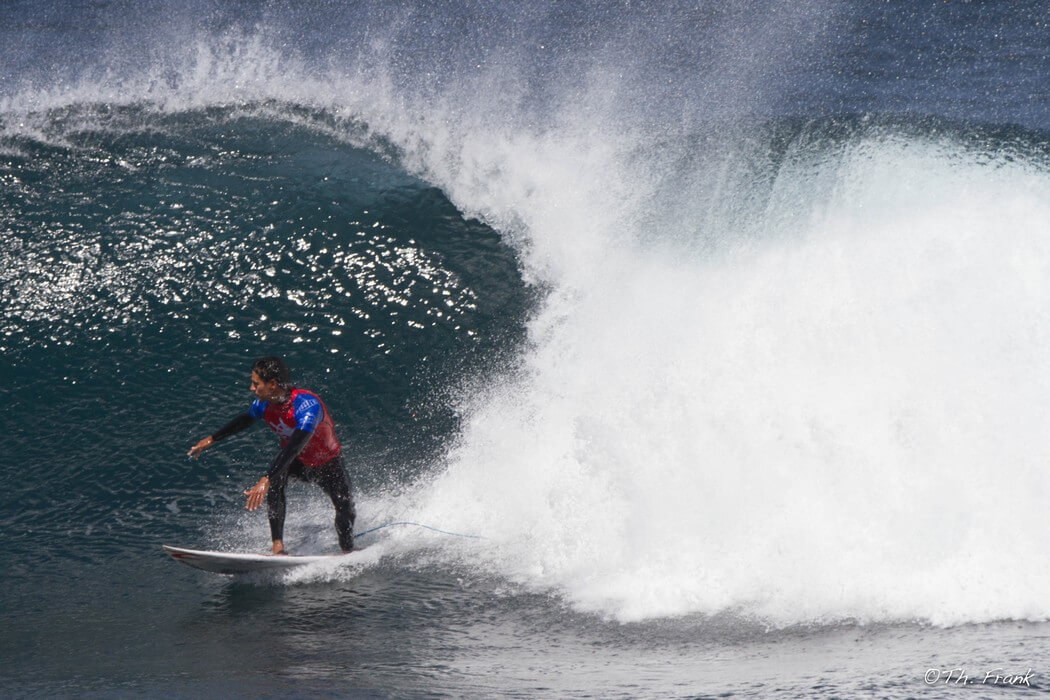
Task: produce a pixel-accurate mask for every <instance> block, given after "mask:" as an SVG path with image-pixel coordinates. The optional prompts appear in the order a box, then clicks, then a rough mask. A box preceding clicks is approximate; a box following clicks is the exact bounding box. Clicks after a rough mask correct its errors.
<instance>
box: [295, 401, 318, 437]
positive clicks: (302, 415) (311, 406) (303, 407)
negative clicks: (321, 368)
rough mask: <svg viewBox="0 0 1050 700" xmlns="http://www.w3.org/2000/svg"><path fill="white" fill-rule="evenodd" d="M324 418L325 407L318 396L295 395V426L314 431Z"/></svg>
mask: <svg viewBox="0 0 1050 700" xmlns="http://www.w3.org/2000/svg"><path fill="white" fill-rule="evenodd" d="M322 420H324V408H323V407H322V406H321V402H320V401H318V400H317V398H316V397H313V396H310V395H308V394H299V395H298V396H296V397H295V427H296V428H298V429H299V430H305V431H306V432H308V433H312V432H313V431H314V430H316V429H317V424H318V423H320V422H321V421H322Z"/></svg>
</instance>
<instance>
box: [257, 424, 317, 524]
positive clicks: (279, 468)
mask: <svg viewBox="0 0 1050 700" xmlns="http://www.w3.org/2000/svg"><path fill="white" fill-rule="evenodd" d="M312 436H313V432H312V431H308V430H303V429H301V428H296V429H295V430H293V431H292V436H291V437H290V438H288V442H286V443H285V444H284V446H283V447H282V448H281V451H280V452H278V453H277V456H276V457H274V459H273V462H272V463H271V464H270V469H269V470H268V471H267V472H266V476H264V477H263V478H261V479H259V482H258V483H257V484H255V486H253V487H252V488H250V489H248V490H247V491H245V492H244V495H245V496H247V497H248V503H247V505H246V506H245V507H246V508H247V509H248V510H255V509H256V508H258V507H259V506H261V505H262V502H263V498H264V497H265V496H266V492H267V490H268V489H269V488H270V486H271V485H273V486H274V492H273V495H272V496H271V499H270V500H271V501H273V500H277V499H280V500H282V501H283V499H284V485H285V483H286V482H287V481H288V467H289V466H291V464H292V462H293V461H295V458H296V457H298V456H299V453H300V452H302V451H303V448H305V447H306V443H308V442H309V441H310V438H311V437H312ZM275 497H276V498H275ZM271 509H272V507H271Z"/></svg>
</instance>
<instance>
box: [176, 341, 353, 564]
mask: <svg viewBox="0 0 1050 700" xmlns="http://www.w3.org/2000/svg"><path fill="white" fill-rule="evenodd" d="M251 379H252V384H251V390H252V393H254V394H255V396H256V399H255V401H253V402H252V404H251V406H250V407H249V408H248V411H247V413H242V414H240V415H239V416H237V417H236V418H234V419H233V420H231V421H230V422H229V423H227V424H226V425H224V426H223V427H222V428H220V429H219V430H218V431H217V432H216V433H214V434H213V435H209V436H208V437H206V438H204V439H203V440H201V441H200V442H198V443H197V444H196V445H194V446H193V447H191V448H190V451H189V452H188V453H187V454H189V456H190V457H193V458H194V459H196V458H197V457H199V456H200V453H201V452H203V451H204V450H206V449H208V448H209V447H211V446H212V445H214V444H215V443H217V442H219V441H220V440H222V439H224V438H227V437H229V436H231V435H233V434H235V433H239V432H241V431H242V430H245V429H247V428H249V427H251V426H252V425H253V424H254V423H255V421H257V420H259V419H262V420H263V421H264V422H265V423H266V424H267V425H268V426H270V428H271V429H272V430H273V431H274V432H275V433H277V435H278V436H279V437H280V440H281V449H280V451H279V452H278V453H277V456H276V457H275V458H274V460H273V462H272V463H271V464H270V469H269V471H268V472H267V473H266V475H265V476H263V477H262V478H261V479H259V482H258V483H257V484H255V486H253V487H252V488H250V489H248V490H247V491H245V492H244V495H245V496H247V497H248V503H247V505H246V507H247V509H248V510H255V509H256V508H258V507H259V506H260V505H262V502H263V499H264V498H265V499H266V509H267V514H268V516H269V519H270V535H271V538H272V539H273V553H274V554H285V553H286V552H285V549H284V513H285V497H284V489H285V485H286V484H287V483H288V478H289V477H295V478H296V479H299V480H300V481H306V482H310V483H314V484H317V485H318V486H320V487H321V488H322V489H324V492H325V493H326V494H328V497H329V498H331V499H332V504H333V505H334V506H335V531H336V533H337V534H338V535H339V546H340V547H342V548H343V551H344V552H350V551H351V550H353V548H354V534H353V531H354V501H353V497H352V496H351V495H350V477H349V476H348V475H347V473H346V468H345V467H344V466H343V460H342V458H341V457H340V453H341V452H342V447H341V446H340V444H339V439H338V438H336V436H335V423H333V422H332V417H331V415H330V414H329V413H328V410H327V409H326V408H325V405H324V403H322V402H321V398H320V397H319V396H317V394H315V393H313V392H311V391H307V390H305V389H299V388H297V387H294V386H292V383H291V374H290V372H289V371H288V365H286V364H285V362H284V360H282V359H281V358H280V357H262V358H260V359H258V360H256V361H255V363H254V364H253V365H252V375H251Z"/></svg>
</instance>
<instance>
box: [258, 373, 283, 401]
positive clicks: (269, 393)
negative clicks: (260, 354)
mask: <svg viewBox="0 0 1050 700" xmlns="http://www.w3.org/2000/svg"><path fill="white" fill-rule="evenodd" d="M252 393H253V394H255V395H256V396H258V397H259V400H260V401H273V400H274V399H276V398H278V397H279V396H280V395H281V387H280V385H279V384H277V380H276V379H271V380H270V381H268V382H264V381H263V380H262V377H260V376H259V375H258V374H256V373H255V372H252Z"/></svg>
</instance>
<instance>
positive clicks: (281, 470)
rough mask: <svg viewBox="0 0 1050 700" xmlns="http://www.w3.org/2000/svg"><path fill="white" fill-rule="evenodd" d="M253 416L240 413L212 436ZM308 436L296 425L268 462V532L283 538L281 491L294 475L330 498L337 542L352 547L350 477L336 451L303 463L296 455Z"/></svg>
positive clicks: (236, 427) (239, 426)
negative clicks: (315, 461)
mask: <svg viewBox="0 0 1050 700" xmlns="http://www.w3.org/2000/svg"><path fill="white" fill-rule="evenodd" d="M255 420H256V418H255V417H254V416H252V415H251V413H243V414H241V415H239V416H237V417H236V418H234V419H233V420H232V421H230V422H229V423H227V424H226V425H224V426H223V427H222V428H220V429H219V430H218V431H217V432H216V433H215V434H214V435H212V436H211V437H212V440H214V441H216V442H218V441H219V440H222V439H223V438H226V437H229V436H230V435H233V434H235V433H239V432H241V431H242V430H245V429H247V428H249V427H251V425H252V424H253V423H255ZM311 437H313V432H312V431H310V430H304V429H302V428H296V429H295V430H294V431H293V432H292V434H291V436H290V437H289V438H288V441H287V442H286V443H285V444H284V445H283V446H282V447H281V450H280V451H279V452H278V453H277V456H276V457H274V460H273V462H272V463H271V464H270V469H269V471H268V472H267V474H266V476H267V477H268V478H269V480H270V487H269V489H268V491H267V493H266V509H267V515H268V517H269V520H270V536H271V538H272V539H274V540H283V539H284V515H285V493H284V492H285V486H287V484H288V478H289V477H294V478H296V479H298V480H300V481H306V482H308V483H312V484H317V485H318V486H320V487H321V488H322V489H324V492H325V493H326V494H328V497H329V498H330V499H332V505H333V506H335V530H336V534H337V535H338V537H339V546H340V547H342V549H343V550H344V551H347V552H349V551H351V550H352V549H353V548H354V534H353V532H354V519H355V516H356V514H355V512H354V499H353V496H352V492H351V485H350V477H349V475H348V474H347V473H346V468H345V467H344V465H343V460H342V457H341V456H339V455H337V456H336V457H335V458H333V459H331V460H329V461H327V462H325V463H323V464H321V465H320V466H306V465H305V464H303V462H302V461H301V460H299V459H298V456H299V453H300V452H302V451H303V449H305V448H306V445H307V443H309V442H310V438H311Z"/></svg>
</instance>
